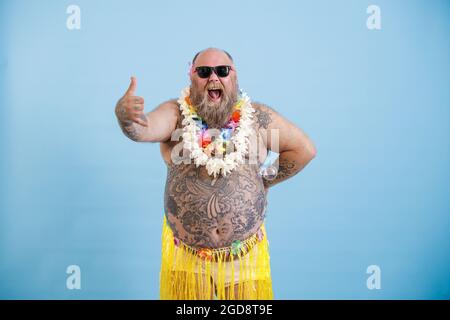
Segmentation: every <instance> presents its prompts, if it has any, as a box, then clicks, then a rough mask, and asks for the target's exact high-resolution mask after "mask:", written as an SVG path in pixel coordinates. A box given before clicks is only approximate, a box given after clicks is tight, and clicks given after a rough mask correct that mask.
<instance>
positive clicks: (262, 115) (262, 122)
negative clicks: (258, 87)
mask: <svg viewBox="0 0 450 320" xmlns="http://www.w3.org/2000/svg"><path fill="white" fill-rule="evenodd" d="M269 110H270V109H269V108H268V107H267V111H266V110H263V109H262V108H258V109H256V121H257V123H258V126H259V127H260V128H264V129H267V128H268V127H269V124H270V123H271V122H272V116H271V113H270V111H269Z"/></svg>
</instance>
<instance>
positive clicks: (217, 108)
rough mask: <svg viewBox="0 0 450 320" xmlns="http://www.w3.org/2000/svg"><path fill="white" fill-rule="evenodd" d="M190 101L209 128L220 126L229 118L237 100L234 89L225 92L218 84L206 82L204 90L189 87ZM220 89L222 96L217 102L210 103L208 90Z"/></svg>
mask: <svg viewBox="0 0 450 320" xmlns="http://www.w3.org/2000/svg"><path fill="white" fill-rule="evenodd" d="M191 89H192V90H191V101H192V103H193V104H194V106H195V107H196V109H197V114H198V115H199V116H200V117H201V118H202V119H203V120H204V121H205V122H206V123H207V125H208V127H210V128H221V127H222V126H223V125H224V124H225V123H226V121H227V120H228V119H229V118H230V116H231V112H232V109H233V106H234V104H235V103H236V102H237V92H235V90H233V91H231V92H227V91H226V90H224V88H223V87H222V86H221V85H220V84H214V83H211V84H208V85H207V86H206V90H203V89H201V88H195V87H193V88H191ZM212 89H215V90H218V89H219V90H221V91H222V98H221V100H220V102H219V103H217V104H214V103H211V102H210V101H209V99H208V90H212Z"/></svg>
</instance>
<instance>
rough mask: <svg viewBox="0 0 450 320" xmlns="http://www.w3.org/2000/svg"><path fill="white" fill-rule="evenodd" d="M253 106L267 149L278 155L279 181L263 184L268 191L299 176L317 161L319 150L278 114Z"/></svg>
mask: <svg viewBox="0 0 450 320" xmlns="http://www.w3.org/2000/svg"><path fill="white" fill-rule="evenodd" d="M253 106H254V108H255V111H256V112H255V121H256V122H257V126H258V130H259V131H260V133H261V136H262V138H263V141H264V143H265V145H266V147H267V149H269V150H273V151H275V152H278V153H279V158H278V161H277V162H278V175H277V177H276V178H275V179H274V180H264V185H265V187H266V188H269V187H270V186H273V185H275V184H277V183H280V182H282V181H284V180H286V179H288V178H290V177H293V176H294V175H296V174H297V173H299V172H300V171H301V170H302V169H303V168H304V167H305V166H306V165H307V164H308V163H309V162H310V161H311V160H312V159H313V158H314V157H315V155H316V148H315V147H314V144H313V142H312V141H311V140H310V139H309V138H308V136H307V135H306V134H305V133H304V132H303V131H302V130H301V129H300V128H298V127H297V126H295V125H294V124H293V123H292V122H290V121H289V120H287V119H286V118H284V117H282V116H281V115H280V114H279V113H277V112H276V111H275V110H273V109H272V108H269V107H268V106H266V105H264V104H259V103H253ZM277 131H278V139H277ZM277 148H278V150H277ZM275 165H276V164H275Z"/></svg>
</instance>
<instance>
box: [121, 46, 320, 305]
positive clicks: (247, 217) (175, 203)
mask: <svg viewBox="0 0 450 320" xmlns="http://www.w3.org/2000/svg"><path fill="white" fill-rule="evenodd" d="M190 81H191V85H190V87H189V88H186V89H185V90H184V91H183V92H184V95H183V94H182V96H181V97H180V98H179V99H178V100H177V99H172V100H169V101H166V102H164V103H162V104H161V105H159V106H158V107H156V108H155V109H154V110H153V111H151V112H149V113H147V114H144V99H143V98H142V97H138V96H135V90H136V79H135V78H134V77H132V78H131V84H130V86H129V88H128V90H127V91H126V93H125V95H124V96H123V97H122V98H121V99H120V100H119V101H118V103H117V106H116V110H115V112H116V116H117V118H118V121H119V124H120V127H121V128H122V131H123V132H124V134H125V135H126V136H127V137H129V138H130V139H132V140H134V141H139V142H159V143H160V149H161V154H162V158H163V159H164V161H165V163H166V164H167V168H168V173H167V181H166V187H165V197H164V204H165V215H164V217H163V218H164V223H163V237H162V246H163V248H162V263H161V274H160V282H161V283H160V295H161V299H214V298H217V299H272V298H273V293H272V282H271V276H270V264H269V253H268V241H267V235H266V232H265V228H264V216H265V209H266V204H267V202H266V196H267V190H268V188H269V187H272V186H273V185H275V184H277V183H280V182H281V181H284V180H286V179H288V178H290V177H292V176H294V175H295V174H297V173H298V172H299V171H300V170H302V169H303V168H304V167H305V166H306V164H307V163H308V162H309V161H311V159H313V158H314V156H315V154H316V150H315V147H314V145H313V143H312V142H311V140H310V139H309V138H308V137H307V136H306V134H305V133H304V132H303V131H302V130H301V129H299V128H298V127H296V126H295V125H294V124H293V123H291V122H290V121H288V120H287V119H285V118H283V117H282V116H281V115H280V114H279V113H277V112H276V111H275V110H273V109H272V108H269V107H268V106H266V105H264V104H261V103H255V102H251V103H250V100H249V98H248V97H247V96H246V95H245V94H243V93H242V92H240V90H239V86H238V79H237V70H236V67H235V65H234V63H233V59H232V57H231V56H230V54H228V53H227V52H226V51H223V50H220V49H216V48H208V49H205V50H203V51H200V52H199V53H197V54H196V55H195V57H194V59H193V61H192V67H191V70H190ZM214 130H215V131H214ZM209 132H212V133H209ZM272 132H275V133H276V134H275V135H273V134H272ZM252 141H253V142H252ZM254 141H257V142H256V143H254ZM257 145H260V146H261V145H262V148H257V149H258V150H257V151H256V155H257V157H256V158H257V160H256V161H251V160H252V159H251V158H252V157H251V156H250V154H251V152H252V150H250V149H254V148H252V147H254V146H257ZM274 149H275V151H276V152H277V153H279V158H278V160H277V161H278V162H277V164H278V168H279V169H278V173H277V175H276V177H269V176H265V175H261V174H260V172H261V171H260V168H261V164H262V162H263V160H264V157H265V155H266V151H267V150H274ZM186 151H187V153H186ZM181 154H182V156H181ZM186 154H187V155H186Z"/></svg>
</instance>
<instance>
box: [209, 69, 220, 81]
mask: <svg viewBox="0 0 450 320" xmlns="http://www.w3.org/2000/svg"><path fill="white" fill-rule="evenodd" d="M208 80H209V81H214V82H216V81H219V77H218V76H217V74H216V72H215V71H214V70H213V72H212V73H211V75H210V76H209V79H208Z"/></svg>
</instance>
